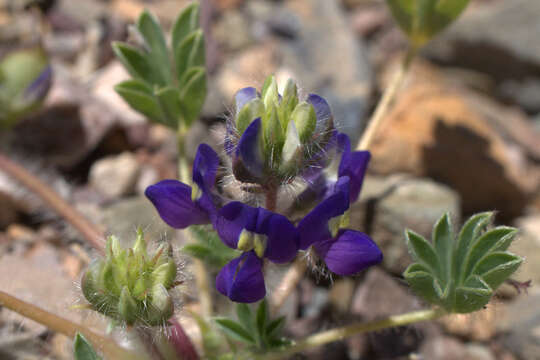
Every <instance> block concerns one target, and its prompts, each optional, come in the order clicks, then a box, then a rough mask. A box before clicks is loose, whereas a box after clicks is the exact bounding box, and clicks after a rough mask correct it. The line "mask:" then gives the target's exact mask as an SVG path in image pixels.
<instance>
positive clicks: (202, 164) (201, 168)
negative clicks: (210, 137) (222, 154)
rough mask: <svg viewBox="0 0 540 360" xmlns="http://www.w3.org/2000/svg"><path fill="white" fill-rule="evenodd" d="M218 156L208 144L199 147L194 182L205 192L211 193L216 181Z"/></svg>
mask: <svg viewBox="0 0 540 360" xmlns="http://www.w3.org/2000/svg"><path fill="white" fill-rule="evenodd" d="M218 166H219V157H218V154H216V152H215V151H214V149H212V148H211V147H210V146H208V145H206V144H201V145H199V148H198V149H197V155H195V161H194V162H193V182H194V183H196V184H197V185H198V186H199V187H200V188H201V190H203V191H204V192H210V190H211V189H212V188H213V187H214V183H215V181H216V172H217V168H218Z"/></svg>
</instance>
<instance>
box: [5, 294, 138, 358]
mask: <svg viewBox="0 0 540 360" xmlns="http://www.w3.org/2000/svg"><path fill="white" fill-rule="evenodd" d="M0 305H2V306H5V307H6V308H8V309H10V310H12V311H15V312H16V313H18V314H21V315H22V316H24V317H27V318H29V319H32V320H34V321H36V322H38V323H40V324H43V325H45V326H47V327H48V328H49V329H51V330H54V331H56V332H59V333H61V334H64V335H66V336H68V337H70V338H73V337H75V335H76V334H77V333H78V332H80V333H81V334H83V335H84V336H85V337H86V338H87V339H88V341H90V342H91V343H92V345H93V346H94V347H95V348H96V349H98V350H99V351H100V352H102V353H103V354H104V355H106V357H107V359H118V360H124V359H125V360H141V359H144V358H142V357H141V356H139V355H137V354H134V353H132V352H131V351H128V350H126V349H124V348H122V347H120V346H119V345H118V344H116V343H115V342H114V341H113V340H111V339H108V338H106V337H105V336H103V335H101V334H99V333H97V332H94V331H93V330H90V329H89V328H87V327H85V326H84V325H82V324H77V323H74V322H72V321H70V320H68V319H64V318H62V317H60V316H58V315H55V314H53V313H50V312H48V311H46V310H44V309H41V308H39V307H37V306H35V305H33V304H30V303H27V302H26V301H23V300H20V299H18V298H16V297H14V296H12V295H9V294H7V293H5V292H3V291H0Z"/></svg>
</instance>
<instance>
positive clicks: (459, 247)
mask: <svg viewBox="0 0 540 360" xmlns="http://www.w3.org/2000/svg"><path fill="white" fill-rule="evenodd" d="M492 217H493V213H492V212H483V213H479V214H476V215H473V216H471V217H470V218H469V219H468V220H467V221H466V222H465V224H464V225H463V227H462V228H461V231H460V233H459V236H458V239H457V243H456V245H455V250H454V278H456V279H457V278H458V275H457V274H458V273H459V272H460V271H461V267H462V264H463V262H464V261H465V258H466V257H467V253H468V251H469V246H470V245H471V244H472V243H473V241H474V239H475V238H476V237H477V236H478V234H479V233H480V232H481V231H482V229H483V228H484V227H485V226H486V225H487V224H488V223H489V222H490V221H491V218H492Z"/></svg>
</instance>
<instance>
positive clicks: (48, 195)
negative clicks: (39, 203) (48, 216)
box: [0, 153, 105, 254]
mask: <svg viewBox="0 0 540 360" xmlns="http://www.w3.org/2000/svg"><path fill="white" fill-rule="evenodd" d="M0 170H2V171H5V172H6V173H7V174H9V175H10V176H12V177H13V178H15V179H16V180H17V181H19V182H20V183H21V184H23V185H24V186H26V187H27V188H28V189H29V190H30V191H32V192H33V193H35V194H36V195H38V196H39V197H40V198H41V199H42V200H43V201H44V202H45V203H46V204H47V205H48V206H49V207H51V208H52V209H53V210H54V211H55V212H56V213H58V214H59V215H60V216H62V217H63V218H64V219H65V220H66V221H67V222H69V223H70V224H71V225H72V226H73V227H74V228H75V229H77V231H79V233H81V235H82V236H83V237H84V238H85V239H86V240H87V241H88V242H89V243H90V244H91V245H92V246H93V247H94V248H95V249H96V250H98V251H99V252H100V253H101V254H103V253H104V249H105V241H104V236H103V234H102V233H101V232H100V231H99V230H98V229H96V225H94V224H92V223H90V222H89V221H88V220H87V219H86V218H85V217H84V216H83V215H82V214H81V213H80V212H79V211H77V209H75V208H74V207H73V206H71V205H70V204H68V203H67V202H66V201H65V200H64V199H62V198H61V197H60V196H59V195H58V194H57V193H56V192H55V191H54V190H53V189H51V188H50V187H49V186H48V185H46V184H45V183H43V182H42V181H41V180H40V179H38V178H37V177H36V176H35V175H33V174H32V173H30V172H29V171H27V170H26V169H24V168H23V167H21V166H20V165H18V164H16V163H14V162H13V161H11V160H9V159H8V158H7V157H6V156H5V155H3V154H2V153H0Z"/></svg>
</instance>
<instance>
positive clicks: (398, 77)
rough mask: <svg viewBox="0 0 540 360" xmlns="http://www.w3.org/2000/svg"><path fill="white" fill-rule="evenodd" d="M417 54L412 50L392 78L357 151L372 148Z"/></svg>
mask: <svg viewBox="0 0 540 360" xmlns="http://www.w3.org/2000/svg"><path fill="white" fill-rule="evenodd" d="M415 53H416V50H415V49H414V48H410V49H409V51H408V52H407V54H406V55H405V58H404V59H403V62H402V64H401V66H400V67H399V69H398V71H397V72H396V74H395V75H394V77H393V78H392V81H391V82H390V85H389V86H388V87H387V88H386V90H385V91H384V94H383V96H382V98H381V100H380V101H379V103H378V104H377V107H376V108H375V111H374V112H373V115H372V116H371V118H370V119H369V121H368V126H367V129H366V130H365V131H364V133H363V134H362V137H361V138H360V141H359V142H358V146H357V147H356V149H357V150H367V149H369V147H370V146H371V143H372V142H373V138H374V136H375V133H376V132H377V129H378V128H379V126H380V124H381V122H382V120H383V119H384V117H385V115H386V114H387V113H388V110H389V109H390V105H391V104H392V101H393V100H394V98H395V96H396V94H397V91H398V90H399V88H400V87H401V84H402V83H403V80H404V79H405V74H406V73H407V71H408V70H409V67H410V64H411V62H412V59H413V58H414V55H415Z"/></svg>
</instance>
